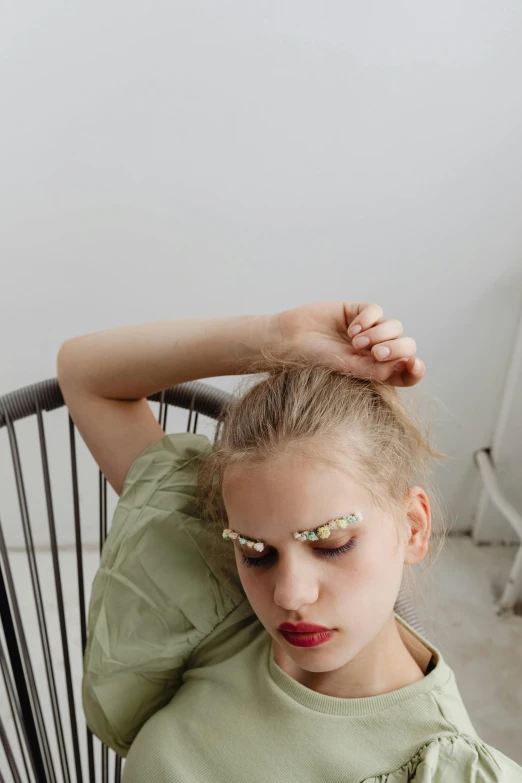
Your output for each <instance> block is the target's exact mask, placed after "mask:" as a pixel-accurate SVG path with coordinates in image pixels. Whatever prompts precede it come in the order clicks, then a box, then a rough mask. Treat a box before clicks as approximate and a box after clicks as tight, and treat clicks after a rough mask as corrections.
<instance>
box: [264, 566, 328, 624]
mask: <svg viewBox="0 0 522 783" xmlns="http://www.w3.org/2000/svg"><path fill="white" fill-rule="evenodd" d="M299 560H300V558H297V560H296V561H295V562H294V561H293V560H292V559H287V560H286V561H283V559H282V558H280V560H279V563H278V565H277V567H276V569H275V571H274V576H275V586H274V603H276V604H277V606H280V607H281V609H285V610H287V611H294V612H295V611H297V610H299V609H300V608H301V607H302V606H307V605H308V604H314V603H315V602H316V601H317V598H318V596H319V581H318V579H317V575H315V574H314V570H313V568H311V567H310V566H308V567H305V566H304V564H303V563H302V561H301V562H299Z"/></svg>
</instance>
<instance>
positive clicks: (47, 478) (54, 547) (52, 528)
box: [36, 401, 83, 783]
mask: <svg viewBox="0 0 522 783" xmlns="http://www.w3.org/2000/svg"><path fill="white" fill-rule="evenodd" d="M36 404H37V409H36V418H37V422H38V435H39V439H40V454H41V457H42V470H43V477H44V487H45V500H46V504H47V517H48V523H49V537H50V541H51V554H52V560H53V572H54V584H55V589H56V599H57V603H58V619H59V623H60V635H61V640H62V654H63V663H64V673H65V685H66V689H67V699H68V703H69V719H70V722H71V734H72V743H73V754H74V765H75V769H76V783H83V774H82V762H81V758H80V744H79V741H78V725H77V722H76V705H75V700H74V691H73V684H72V675H71V660H70V655H69V640H68V636H67V625H66V622H65V606H64V601H63V589H62V578H61V574H60V559H59V557H58V540H57V537H56V524H55V519H54V509H53V498H52V491H51V475H50V471H49V457H48V454H47V444H46V440H45V429H44V423H43V417H42V411H41V408H40V407H39V406H38V402H37V401H36ZM64 752H65V748H64Z"/></svg>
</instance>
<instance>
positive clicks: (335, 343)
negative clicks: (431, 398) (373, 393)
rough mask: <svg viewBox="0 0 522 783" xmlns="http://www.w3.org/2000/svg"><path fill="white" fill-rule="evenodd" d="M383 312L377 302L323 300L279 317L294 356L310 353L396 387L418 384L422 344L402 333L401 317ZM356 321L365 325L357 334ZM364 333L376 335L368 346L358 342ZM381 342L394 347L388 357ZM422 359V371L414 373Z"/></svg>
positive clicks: (288, 353) (330, 364)
mask: <svg viewBox="0 0 522 783" xmlns="http://www.w3.org/2000/svg"><path fill="white" fill-rule="evenodd" d="M382 316H383V309H382V307H380V306H379V305H377V304H365V303H360V302H319V303H316V304H309V305H304V306H303V307H296V308H294V309H292V310H284V311H283V312H281V313H278V314H277V315H276V316H274V318H275V319H276V322H277V326H278V331H279V334H280V336H281V338H282V349H283V354H284V355H285V356H287V357H288V358H297V356H304V357H305V358H310V359H311V360H313V361H318V362H319V363H320V364H324V365H327V366H328V367H333V368H334V369H336V370H338V371H339V372H349V373H353V374H354V375H357V376H359V377H361V378H371V379H374V380H378V381H382V382H384V383H388V384H390V386H415V384H416V383H419V381H420V380H421V379H422V378H423V376H424V371H425V365H424V363H423V362H422V361H421V360H420V359H416V358H415V352H416V350H417V344H416V342H415V340H413V338H411V337H401V335H402V332H403V327H402V324H401V322H400V321H396V320H384V319H383V318H382ZM356 326H360V327H361V330H360V331H359V333H358V334H357V335H355V334H354V327H356ZM361 337H368V338H369V340H370V342H369V343H368V345H367V346H365V347H362V348H361V347H359V345H358V343H359V338H361ZM378 347H385V348H389V350H390V353H389V354H388V356H387V357H386V358H385V359H384V360H383V359H380V358H379V357H378V355H377V352H376V351H377V348H378ZM417 362H418V363H419V365H420V366H419V371H418V372H414V369H415V365H416V363H417ZM397 365H399V367H398V368H397Z"/></svg>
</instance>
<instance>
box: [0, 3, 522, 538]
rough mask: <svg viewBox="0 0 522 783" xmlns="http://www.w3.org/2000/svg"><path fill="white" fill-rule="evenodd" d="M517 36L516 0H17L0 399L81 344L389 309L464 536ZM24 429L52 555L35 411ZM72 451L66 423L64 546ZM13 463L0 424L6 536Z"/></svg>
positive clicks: (492, 413) (498, 266) (507, 185)
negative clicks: (304, 314) (269, 315)
mask: <svg viewBox="0 0 522 783" xmlns="http://www.w3.org/2000/svg"><path fill="white" fill-rule="evenodd" d="M521 36H522V6H521V5H520V3H519V2H515V0H513V1H512V2H502V1H501V2H495V3H494V2H485V1H484V0H482V1H480V2H479V1H478V0H462V1H461V2H459V3H455V2H454V0H440V1H439V2H438V3H419V2H413V1H412V2H394V3H389V2H386V1H385V0H374V1H373V2H371V1H370V2H366V3H359V2H346V0H345V1H344V2H341V0H330V1H329V2H325V3H322V4H318V3H311V2H303V0H300V2H297V0H287V2H285V3H245V2H240V0H229V1H228V2H221V3H215V2H201V1H199V0H190V2H168V3H167V2H155V3H139V2H137V0H126V2H123V0H115V2H112V3H102V2H99V0H91V2H89V3H69V4H62V3H59V2H57V0H45V2H43V3H42V2H36V0H27V2H25V3H14V2H10V3H4V4H3V6H2V20H1V26H0V51H1V52H2V62H3V67H2V68H1V69H0V94H1V95H2V117H1V122H0V172H1V179H0V215H1V218H0V243H1V244H0V252H1V256H0V257H1V264H2V271H1V279H0V328H1V336H2V341H1V348H0V359H1V370H2V371H1V375H0V394H2V393H5V392H8V391H11V390H12V389H15V388H19V387H21V386H24V385H26V384H29V383H34V382H36V381H39V380H41V379H43V378H49V377H53V376H54V375H55V360H56V354H57V352H58V349H59V347H60V345H61V343H62V342H63V341H64V340H65V339H67V338H69V337H72V336H73V335H77V334H82V333H85V332H91V331H96V330H101V329H106V328H110V327H111V326H118V325H121V324H125V323H133V322H144V321H149V320H156V319H157V320H160V319H164V318H178V317H184V316H186V317H190V316H212V315H225V314H230V315H233V314H241V313H256V312H275V311H277V310H280V309H284V308H288V307H293V306H297V305H299V304H305V303H307V302H314V301H321V300H340V299H346V300H360V301H376V302H379V303H380V304H381V305H382V306H383V307H384V311H385V317H389V318H399V319H400V320H401V321H402V322H403V324H404V328H405V334H407V335H411V336H413V337H414V338H415V339H416V340H417V343H418V355H419V356H420V357H421V358H422V359H423V360H424V361H425V362H426V364H427V368H428V369H427V374H426V377H425V380H424V381H423V383H422V384H421V386H422V389H421V388H420V387H419V388H418V389H417V388H416V389H414V390H413V394H412V396H413V398H414V399H417V400H420V398H421V396H422V395H423V393H427V394H428V395H433V396H434V397H435V400H439V401H440V403H441V404H440V405H438V404H436V405H431V404H427V403H426V402H421V404H422V405H425V406H426V411H427V412H429V413H430V415H433V441H434V445H435V446H436V447H437V448H439V449H441V450H443V451H445V452H446V453H448V454H450V455H451V456H452V457H453V459H452V460H451V461H450V462H447V463H445V464H443V465H441V467H440V468H439V469H438V472H437V476H438V480H439V486H440V490H441V492H442V494H443V496H444V499H445V503H446V508H447V511H448V517H449V520H450V523H452V524H453V523H454V521H455V517H456V525H455V529H469V527H470V525H471V522H472V513H473V503H474V499H475V498H476V495H477V492H478V484H477V479H476V469H475V467H474V465H473V462H472V454H473V452H474V451H475V450H476V449H478V448H481V447H484V446H487V445H488V444H489V442H490V440H491V436H492V430H493V427H494V423H495V421H496V413H497V406H498V404H499V400H500V399H501V395H502V383H503V379H504V378H505V374H506V371H507V367H508V363H509V361H510V346H511V343H512V340H513V337H514V332H515V327H516V324H517V319H518V313H519V309H520V300H521V282H522V279H521V271H522V267H521V262H520V259H521V258H522V234H521V230H520V214H521V207H522V153H521V144H520V138H521V131H522V92H521V90H520V73H521V72H522V49H521V47H520V40H521ZM234 380H235V379H233V378H221V379H212V381H211V382H212V383H215V384H219V385H222V386H224V387H225V388H232V386H233V381H234ZM517 415H518V417H519V418H520V411H519V412H518V414H517ZM518 424H520V421H518ZM180 426H182V425H180ZM173 428H174V427H173V423H172V424H171V426H169V430H172V429H173ZM19 433H20V435H19V438H20V445H21V448H22V459H23V464H24V469H25V470H26V472H27V474H28V476H29V477H32V478H31V481H30V483H29V478H28V502H29V511H30V514H31V517H32V519H33V522H34V524H35V525H36V533H35V536H36V539H37V540H38V541H42V542H45V540H46V536H47V534H46V529H47V528H46V525H47V517H46V507H45V499H44V497H43V485H42V481H41V467H40V463H39V460H40V455H39V453H38V449H37V448H33V449H32V450H31V446H30V444H31V443H34V444H35V446H36V444H37V441H36V429H35V425H34V422H33V423H31V424H30V425H29V424H28V423H27V422H23V423H21V425H20V427H19ZM66 437H67V419H66V412H65V410H62V411H56V412H54V413H53V414H51V415H50V416H49V425H48V438H49V440H50V448H51V450H52V452H53V469H52V480H53V488H54V489H55V494H56V499H55V512H56V514H57V517H58V523H59V528H60V536H61V541H62V542H66V541H69V540H71V535H72V534H71V508H72V505H71V504H72V497H71V489H70V483H71V482H70V468H69V464H68V461H67V460H68V457H67V454H66V453H64V451H63V447H61V446H60V443H62V444H63V443H64V442H65V438H66ZM521 449H522V447H521ZM80 456H81V460H82V469H84V470H85V483H84V485H83V490H82V498H81V501H82V508H83V509H84V521H85V523H86V525H87V529H88V530H89V535H90V537H91V538H92V540H95V535H96V533H95V531H96V516H97V502H98V501H97V474H96V472H95V470H94V463H93V462H92V460H91V461H89V460H90V455H89V454H88V453H87V452H85V453H81V455H80ZM518 457H521V455H520V451H519V452H518ZM7 459H8V454H7V438H6V433H5V430H2V431H0V466H1V469H0V493H1V494H0V519H1V521H2V524H3V526H4V529H5V531H6V535H7V537H8V541H9V542H10V543H11V544H12V545H15V544H17V543H21V541H22V538H21V534H20V532H19V527H20V516H19V512H18V507H17V498H16V495H15V493H14V491H13V486H12V471H11V468H10V466H9V463H8V462H7V461H6V460H7ZM35 482H36V483H35ZM109 490H110V488H109ZM518 491H519V492H520V491H521V490H520V488H519V490H518ZM110 493H111V498H110V502H111V504H113V502H114V500H115V498H114V497H113V495H114V493H112V490H110ZM514 494H516V490H515V492H514ZM511 500H512V502H516V503H518V505H519V507H522V495H519V496H518V497H514V496H512V497H511ZM111 507H112V506H111ZM495 525H496V528H495V530H496V533H495V531H493V533H492V536H493V538H494V537H495V535H498V536H500V537H506V536H507V538H509V537H510V531H509V530H506V529H503V528H502V523H501V521H499V520H498V519H497V520H496V521H495ZM511 540H514V539H513V538H512V539H511Z"/></svg>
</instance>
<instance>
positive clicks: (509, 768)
mask: <svg viewBox="0 0 522 783" xmlns="http://www.w3.org/2000/svg"><path fill="white" fill-rule="evenodd" d="M365 783H522V767H520V766H519V765H518V764H517V763H516V762H515V761H513V760H512V759H510V758H508V757H507V756H505V755H504V754H503V753H501V752H500V751H499V750H496V749H495V748H492V747H491V746H490V745H486V743H484V742H482V741H481V740H480V739H477V738H476V737H470V736H468V735H466V734H455V735H450V736H447V737H440V738H438V739H436V740H432V741H431V742H428V743H427V744H426V745H424V746H423V747H422V748H421V750H420V751H419V752H418V753H416V754H415V756H414V757H413V758H412V759H411V760H410V761H409V762H408V763H407V764H405V765H404V766H403V767H401V768H400V769H397V770H395V771H393V772H390V773H389V774H385V775H379V776H378V777H372V778H367V779H366V781H365Z"/></svg>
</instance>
